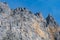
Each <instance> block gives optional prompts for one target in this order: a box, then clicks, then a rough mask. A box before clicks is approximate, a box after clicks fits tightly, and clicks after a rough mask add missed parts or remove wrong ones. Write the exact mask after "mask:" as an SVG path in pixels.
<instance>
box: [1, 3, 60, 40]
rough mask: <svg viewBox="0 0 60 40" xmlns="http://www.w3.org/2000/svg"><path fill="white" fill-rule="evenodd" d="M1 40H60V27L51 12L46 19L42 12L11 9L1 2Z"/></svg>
mask: <svg viewBox="0 0 60 40" xmlns="http://www.w3.org/2000/svg"><path fill="white" fill-rule="evenodd" d="M0 40H60V27H59V25H58V24H57V23H56V21H55V19H54V18H53V17H52V16H51V15H50V14H49V15H48V16H47V17H46V19H44V18H43V16H42V14H41V13H40V12H38V13H35V14H34V13H32V12H31V11H29V10H28V9H26V8H16V9H13V10H11V9H10V8H9V6H8V4H7V3H6V2H4V3H2V2H0Z"/></svg>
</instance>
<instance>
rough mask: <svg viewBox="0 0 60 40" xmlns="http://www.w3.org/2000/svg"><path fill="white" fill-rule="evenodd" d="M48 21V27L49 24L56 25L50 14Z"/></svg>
mask: <svg viewBox="0 0 60 40" xmlns="http://www.w3.org/2000/svg"><path fill="white" fill-rule="evenodd" d="M46 21H47V25H49V24H52V25H56V22H55V20H54V18H53V17H52V16H51V15H50V14H48V16H47V18H46Z"/></svg>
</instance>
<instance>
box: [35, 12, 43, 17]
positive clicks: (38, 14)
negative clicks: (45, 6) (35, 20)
mask: <svg viewBox="0 0 60 40" xmlns="http://www.w3.org/2000/svg"><path fill="white" fill-rule="evenodd" d="M35 15H36V16H37V17H40V18H43V16H42V14H41V12H37V13H36V14H35Z"/></svg>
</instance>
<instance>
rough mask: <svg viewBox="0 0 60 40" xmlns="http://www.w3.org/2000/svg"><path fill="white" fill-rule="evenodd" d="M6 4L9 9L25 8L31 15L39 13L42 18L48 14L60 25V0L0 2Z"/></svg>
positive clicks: (6, 0) (13, 0)
mask: <svg viewBox="0 0 60 40" xmlns="http://www.w3.org/2000/svg"><path fill="white" fill-rule="evenodd" d="M0 2H7V3H8V5H9V7H10V8H11V9H15V8H17V7H26V8H27V9H29V10H31V11H32V12H33V13H36V12H41V13H42V15H43V16H44V18H46V17H47V15H48V14H49V13H50V14H51V15H52V16H53V17H54V18H55V20H56V21H57V23H59V24H60V0H0Z"/></svg>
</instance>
